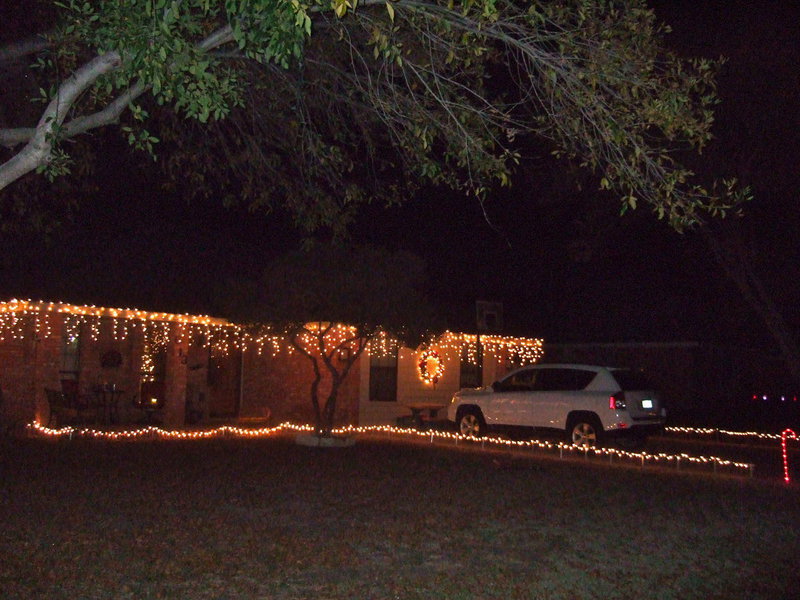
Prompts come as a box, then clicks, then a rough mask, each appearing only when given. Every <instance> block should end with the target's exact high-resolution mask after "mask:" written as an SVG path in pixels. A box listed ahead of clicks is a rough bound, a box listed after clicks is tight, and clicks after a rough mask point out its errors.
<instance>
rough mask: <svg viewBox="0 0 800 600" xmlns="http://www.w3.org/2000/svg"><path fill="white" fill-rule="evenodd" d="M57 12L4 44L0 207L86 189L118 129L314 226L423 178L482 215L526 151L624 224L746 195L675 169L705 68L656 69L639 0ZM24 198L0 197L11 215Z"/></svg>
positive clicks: (182, 170) (176, 165)
mask: <svg viewBox="0 0 800 600" xmlns="http://www.w3.org/2000/svg"><path fill="white" fill-rule="evenodd" d="M40 4H41V3H40ZM52 11H54V12H53V13H52V14H51V13H49V12H48V11H46V10H45V11H44V14H45V17H44V18H43V19H42V21H43V22H44V23H46V24H47V28H46V30H43V31H41V32H38V33H37V34H36V35H32V36H29V37H21V38H19V39H14V40H10V41H9V42H8V43H7V44H6V45H5V46H4V47H2V48H0V66H2V67H3V71H4V73H5V81H4V84H5V85H4V91H3V92H2V102H3V110H2V111H0V146H3V147H4V148H5V149H6V150H5V162H4V163H3V164H2V165H0V189H3V188H5V187H7V186H9V185H10V184H12V183H13V182H15V181H17V180H19V179H21V178H25V179H28V177H26V175H27V174H28V173H31V172H33V171H38V172H39V173H41V174H43V175H45V176H46V177H48V178H51V179H52V178H54V177H56V176H59V175H66V174H67V173H69V172H70V171H76V172H79V173H80V174H81V175H82V176H83V175H84V174H85V171H84V170H83V168H84V167H85V166H86V165H87V164H90V163H89V162H87V161H90V160H91V156H92V154H93V153H94V152H97V151H98V148H97V144H98V143H99V142H100V137H101V136H97V135H91V136H90V135H89V134H90V133H91V132H97V131H98V130H99V129H103V128H108V127H110V126H113V127H114V128H116V129H121V131H122V132H123V134H124V136H125V137H126V138H127V139H128V141H129V142H130V144H131V145H132V146H134V147H136V148H139V149H141V150H144V151H146V152H151V153H155V154H156V155H157V156H158V157H159V160H160V161H161V165H162V167H163V168H164V169H165V170H166V172H167V173H169V174H171V175H172V181H174V182H177V183H180V184H188V185H184V186H183V187H185V188H186V189H189V190H193V191H195V192H200V193H219V192H221V191H225V192H227V193H228V194H229V195H230V197H231V198H236V199H242V200H244V201H246V202H249V203H251V204H253V205H260V206H266V207H276V206H280V207H286V208H288V209H289V210H290V211H291V212H292V214H293V215H294V216H295V217H296V219H297V220H298V222H299V223H301V224H302V225H304V226H306V227H310V228H314V227H317V226H320V225H332V224H341V223H343V222H346V221H347V218H348V217H349V216H350V215H351V214H352V212H353V211H354V210H355V208H356V207H357V206H358V204H359V203H360V202H364V201H369V200H373V199H380V200H382V201H388V202H391V201H398V200H403V199H405V198H408V197H409V196H410V194H411V193H412V192H413V189H414V186H415V185H417V182H419V181H423V182H432V183H434V184H439V185H446V186H449V187H450V188H454V189H457V190H463V191H464V192H466V193H469V194H475V195H477V196H479V197H480V196H482V195H483V194H485V193H486V192H487V190H489V189H491V187H492V186H494V185H497V184H500V185H503V184H508V182H509V181H510V177H511V172H512V170H513V168H514V165H515V164H516V163H517V162H518V160H519V156H520V148H521V147H526V148H529V147H530V144H531V143H532V140H540V142H539V147H540V148H542V149H543V150H544V151H547V152H550V151H552V152H555V153H558V154H562V155H565V156H567V157H570V158H572V159H574V160H575V161H576V162H578V163H580V164H582V165H584V166H586V167H589V168H591V169H593V170H594V171H595V172H596V176H597V181H598V184H599V185H600V187H603V188H607V189H611V190H613V191H614V192H615V193H616V194H617V196H618V197H619V198H621V201H622V206H623V209H625V208H635V207H636V206H637V205H639V204H647V205H649V206H650V207H651V208H652V209H653V210H654V211H655V212H656V214H657V215H658V217H659V218H665V219H667V220H669V222H670V223H671V224H672V225H673V226H674V227H676V228H678V229H680V228H683V227H685V226H686V225H689V224H693V223H696V222H697V221H698V220H703V219H704V218H705V216H706V215H707V214H718V213H720V212H725V211H726V210H729V209H730V208H732V207H734V206H736V205H737V204H738V203H739V202H740V201H741V200H742V199H743V198H744V197H746V195H747V192H746V190H745V191H741V190H737V189H736V187H735V184H734V183H733V182H732V181H723V182H721V184H720V185H719V186H714V185H706V186H704V185H701V184H700V183H698V182H697V181H695V178H694V176H693V173H692V172H691V171H690V170H689V169H687V168H684V167H683V166H682V165H681V164H679V163H678V162H676V161H675V159H674V152H675V151H677V150H679V149H686V148H690V149H693V150H700V149H702V147H703V146H704V145H705V144H706V143H707V142H708V140H709V138H710V126H711V123H712V120H713V116H712V107H713V105H714V104H715V102H716V93H715V84H714V70H715V65H714V64H713V63H711V62H709V61H703V60H700V61H685V60H681V59H678V58H677V57H676V56H674V55H673V54H671V53H670V52H667V51H666V50H665V49H664V47H663V44H662V36H663V34H664V33H665V31H666V30H665V28H664V27H661V26H659V25H658V24H657V23H656V21H655V18H654V15H653V13H652V11H650V10H649V9H647V7H646V5H645V3H644V1H643V0H618V1H613V0H559V1H538V0H531V1H524V2H516V1H509V0H447V1H445V0H396V1H393V0H362V1H361V2H359V3H357V2H356V0H330V1H328V0H306V1H301V0H248V1H244V0H241V1H236V0H226V1H225V2H222V1H221V0H217V1H214V0H182V1H176V0H99V1H97V2H84V1H83V0H65V1H64V2H58V3H54V5H53V8H52ZM26 61H27V62H31V63H32V66H33V67H35V69H34V70H31V69H27V68H23V66H22V65H23V62H26ZM11 81H13V82H14V83H13V84H11V83H9V82H11ZM26 91H27V92H30V93H32V94H34V95H35V96H36V98H34V99H35V100H38V101H39V102H40V103H39V104H32V105H31V104H29V103H28V102H27V100H28V98H27V97H25V92H26ZM34 109H35V112H32V111H33V110H34ZM159 142H160V143H159ZM159 146H160V148H159ZM79 167H80V168H79ZM16 185H17V186H19V187H23V186H20V185H19V184H16ZM29 185H32V184H29ZM9 197H13V198H12V199H11V200H9V199H8V198H9ZM30 198H31V195H30V194H27V193H24V192H23V193H18V194H17V195H14V194H13V193H12V194H10V195H9V196H7V197H6V201H7V202H11V201H12V200H13V201H15V202H16V204H15V207H16V208H17V209H18V210H19V211H24V209H25V207H26V205H27V204H26V203H29V202H30Z"/></svg>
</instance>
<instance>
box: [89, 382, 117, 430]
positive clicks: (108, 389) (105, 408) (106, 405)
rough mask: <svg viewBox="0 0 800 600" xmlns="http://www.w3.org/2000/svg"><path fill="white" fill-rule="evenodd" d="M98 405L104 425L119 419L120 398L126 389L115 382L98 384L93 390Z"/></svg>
mask: <svg viewBox="0 0 800 600" xmlns="http://www.w3.org/2000/svg"><path fill="white" fill-rule="evenodd" d="M92 391H93V392H94V396H95V400H96V403H97V407H98V416H99V419H100V422H101V423H102V424H103V425H110V424H111V423H116V422H117V421H119V406H118V405H119V399H120V398H121V397H122V396H123V395H124V393H125V392H124V391H123V390H121V389H119V388H118V387H117V386H116V385H115V384H109V385H98V386H96V387H95V388H94V389H93V390H92Z"/></svg>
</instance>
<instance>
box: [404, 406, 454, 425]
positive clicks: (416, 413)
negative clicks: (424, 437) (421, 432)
mask: <svg viewBox="0 0 800 600" xmlns="http://www.w3.org/2000/svg"><path fill="white" fill-rule="evenodd" d="M403 406H405V407H406V408H407V409H409V410H410V411H411V421H412V423H413V424H414V425H416V426H417V427H422V426H423V425H424V424H425V423H430V422H431V421H437V420H439V411H440V410H442V409H443V408H446V407H447V404H445V403H443V402H409V403H408V404H404V405H403Z"/></svg>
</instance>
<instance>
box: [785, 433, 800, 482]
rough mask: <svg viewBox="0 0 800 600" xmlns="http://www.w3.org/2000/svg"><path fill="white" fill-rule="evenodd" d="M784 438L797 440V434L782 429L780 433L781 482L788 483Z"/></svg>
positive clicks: (787, 463) (787, 462) (787, 464)
mask: <svg viewBox="0 0 800 600" xmlns="http://www.w3.org/2000/svg"><path fill="white" fill-rule="evenodd" d="M786 438H791V439H793V440H796V439H798V438H797V434H796V433H795V432H794V431H792V430H791V429H784V430H783V433H781V447H782V448H783V480H784V481H785V482H786V483H789V461H788V460H787V458H786Z"/></svg>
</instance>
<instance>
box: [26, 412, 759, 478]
mask: <svg viewBox="0 0 800 600" xmlns="http://www.w3.org/2000/svg"><path fill="white" fill-rule="evenodd" d="M28 427H29V428H30V429H32V430H33V431H35V432H37V433H39V434H41V435H45V436H48V437H64V436H66V437H69V438H70V439H71V438H73V437H90V438H100V439H106V440H130V439H138V438H165V439H190V440H191V439H208V438H213V437H220V436H235V437H247V438H262V437H268V436H271V435H274V434H276V433H280V432H282V431H297V432H301V431H302V432H312V431H314V427H312V426H311V425H297V424H294V423H288V422H286V423H281V424H280V425H277V426H275V427H263V428H260V429H251V428H245V427H234V426H230V425H223V426H221V427H217V428H214V429H205V430H191V431H189V430H168V429H163V428H161V427H156V426H149V427H142V428H137V429H130V430H118V431H112V430H102V429H93V428H76V427H62V428H59V429H52V428H48V427H45V426H43V425H42V424H40V423H39V422H38V421H36V422H34V423H31V424H30V425H28ZM331 433H332V434H333V435H353V434H370V433H383V434H387V435H397V436H406V437H417V438H425V439H429V440H430V441H431V442H433V441H434V439H436V440H450V441H453V442H455V443H456V444H459V443H468V444H478V443H479V444H481V445H486V444H491V445H495V446H501V447H506V448H515V449H539V450H549V451H558V452H559V456H560V457H562V458H563V456H564V454H565V453H567V454H575V455H581V454H582V455H583V456H584V457H586V458H588V457H589V456H590V455H592V456H597V457H607V458H608V459H609V460H610V461H613V459H614V458H618V459H627V460H631V461H635V462H637V463H639V464H641V466H642V467H644V466H645V464H650V463H656V464H659V463H661V464H674V465H675V466H676V467H677V468H680V467H681V465H711V466H712V467H713V468H714V471H715V472H716V470H717V468H719V467H728V468H732V469H736V470H740V471H747V472H748V473H749V474H750V476H752V475H753V470H754V468H755V465H753V464H751V463H744V462H737V461H732V460H727V459H724V458H720V457H717V456H692V455H689V454H667V453H663V452H661V453H658V454H650V453H648V452H629V451H626V450H620V449H617V448H601V447H587V446H576V445H574V444H568V443H564V442H550V441H541V440H535V439H531V440H508V439H504V438H498V437H483V438H475V437H471V436H463V435H461V434H458V433H451V432H447V431H432V430H429V431H425V430H420V429H414V428H406V427H395V426H392V425H372V426H363V427H360V426H355V425H348V426H345V427H339V428H336V429H334V430H333V431H332V432H331Z"/></svg>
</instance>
